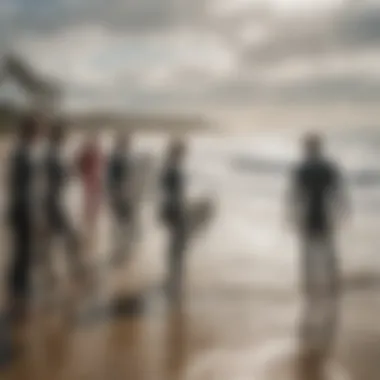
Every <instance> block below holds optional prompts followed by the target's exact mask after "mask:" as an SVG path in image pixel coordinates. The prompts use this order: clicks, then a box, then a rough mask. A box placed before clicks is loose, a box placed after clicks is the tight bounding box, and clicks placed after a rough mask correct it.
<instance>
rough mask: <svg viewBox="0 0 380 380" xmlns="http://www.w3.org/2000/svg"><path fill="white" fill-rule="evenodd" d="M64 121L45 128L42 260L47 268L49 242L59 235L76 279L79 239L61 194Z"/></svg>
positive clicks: (66, 174) (65, 169)
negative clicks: (44, 214)
mask: <svg viewBox="0 0 380 380" xmlns="http://www.w3.org/2000/svg"><path fill="white" fill-rule="evenodd" d="M64 127H65V125H64V123H63V122H61V121H56V122H55V123H53V124H52V125H51V127H50V130H49V131H48V140H49V141H48V147H47V152H46V157H45V162H44V177H45V185H46V191H45V212H46V216H45V222H46V242H45V243H46V246H45V248H46V251H45V252H44V254H45V256H46V257H44V262H45V263H46V264H48V266H49V267H50V268H47V269H48V270H49V269H51V266H52V259H53V257H54V256H53V255H52V252H51V251H52V243H53V240H54V239H55V238H63V239H64V243H65V246H66V254H67V256H68V258H69V268H70V272H71V273H72V274H73V276H74V278H75V279H76V280H78V279H79V277H80V275H81V265H80V257H79V239H78V235H77V233H76V231H75V230H74V228H73V226H72V224H71V222H70V220H69V217H68V215H67V214H66V209H65V205H64V195H65V190H66V185H67V180H68V178H69V174H70V173H69V168H68V165H66V163H65V161H64V157H63V147H64V142H65V131H64Z"/></svg>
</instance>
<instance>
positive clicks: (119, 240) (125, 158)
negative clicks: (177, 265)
mask: <svg viewBox="0 0 380 380" xmlns="http://www.w3.org/2000/svg"><path fill="white" fill-rule="evenodd" d="M129 144H130V141H129V139H128V137H127V136H125V135H118V136H117V138H116V141H115V148H114V150H113V152H112V153H111V155H110V157H109V162H108V170H107V187H108V194H109V201H110V207H111V211H112V215H113V218H114V222H115V226H114V232H115V241H114V242H115V245H116V249H115V252H114V253H115V256H114V259H115V260H116V262H117V263H119V262H120V261H121V260H122V259H123V258H124V257H125V256H126V255H127V254H128V253H129V248H130V245H129V243H131V240H132V239H133V236H132V235H133V215H132V214H133V211H134V210H133V199H132V190H133V189H132V185H133V183H132V180H133V178H132V175H133V173H132V161H131V156H130V152H129V149H130V146H129ZM127 245H128V246H127Z"/></svg>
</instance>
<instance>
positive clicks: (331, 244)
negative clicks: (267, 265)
mask: <svg viewBox="0 0 380 380" xmlns="http://www.w3.org/2000/svg"><path fill="white" fill-rule="evenodd" d="M304 152H305V157H304V160H303V162H302V163H301V164H300V165H299V166H298V167H297V168H296V170H295V172H294V176H293V178H292V191H291V198H290V206H291V208H290V212H291V213H292V218H293V220H294V221H295V222H296V226H297V229H298V233H299V236H300V240H301V245H302V250H303V251H302V273H303V288H304V292H305V296H306V302H307V306H306V312H305V317H304V324H303V326H302V332H301V337H302V339H303V340H304V343H306V344H307V354H309V353H310V344H312V347H311V349H312V351H313V352H314V353H315V354H316V355H318V356H319V357H321V356H323V357H325V356H326V355H327V353H328V350H329V349H330V348H331V344H332V343H333V336H334V332H335V329H336V322H337V298H338V296H339V265H338V257H337V252H336V249H335V232H336V227H337V225H336V223H335V222H336V221H337V219H336V216H338V215H339V214H340V215H339V216H341V215H342V214H341V212H346V211H347V206H348V202H347V197H346V195H345V189H344V186H343V181H342V175H341V172H340V170H339V168H338V167H337V166H336V165H335V164H333V163H332V162H331V161H330V160H328V159H327V158H326V157H325V155H324V152H323V141H322V138H321V137H320V136H318V135H316V134H311V135H308V136H307V137H306V138H305V141H304ZM316 311H317V314H318V313H321V314H322V315H323V317H322V322H321V323H319V322H318V323H317V324H315V323H314V317H315V316H316ZM306 371H307V369H306Z"/></svg>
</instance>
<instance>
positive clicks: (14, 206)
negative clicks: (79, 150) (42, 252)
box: [8, 145, 36, 298]
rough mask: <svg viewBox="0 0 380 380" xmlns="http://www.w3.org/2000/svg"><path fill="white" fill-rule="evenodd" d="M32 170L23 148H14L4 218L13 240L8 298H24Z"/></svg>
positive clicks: (30, 233) (30, 238)
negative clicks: (7, 208) (6, 211)
mask: <svg viewBox="0 0 380 380" xmlns="http://www.w3.org/2000/svg"><path fill="white" fill-rule="evenodd" d="M35 176H36V173H35V167H34V163H33V160H32V157H31V153H30V150H29V148H28V147H27V146H22V145H20V146H18V147H17V148H16V149H15V151H14V152H13V154H12V156H11V159H10V165H9V179H8V181H9V183H8V185H9V199H8V202H9V203H8V204H9V210H8V217H9V223H10V227H11V230H12V237H13V255H12V256H11V259H10V260H11V265H10V266H11V268H10V279H9V288H10V289H9V291H10V294H11V296H12V297H17V298H25V297H26V296H27V295H28V291H29V290H30V287H29V280H30V279H29V277H30V268H31V261H32V249H33V199H32V197H33V187H34V181H35Z"/></svg>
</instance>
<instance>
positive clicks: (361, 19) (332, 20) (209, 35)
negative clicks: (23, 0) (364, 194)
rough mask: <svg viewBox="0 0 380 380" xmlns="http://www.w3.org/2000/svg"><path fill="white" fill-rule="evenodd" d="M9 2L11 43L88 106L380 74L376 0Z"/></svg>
mask: <svg viewBox="0 0 380 380" xmlns="http://www.w3.org/2000/svg"><path fill="white" fill-rule="evenodd" d="M1 1H2V0H0V20H2V18H4V17H5V16H4V15H6V14H7V12H8V13H9V14H11V15H12V16H9V19H12V20H13V17H15V22H14V25H13V29H12V28H10V29H9V30H8V29H7V31H8V32H7V33H4V35H5V36H6V38H7V39H8V42H9V41H10V42H11V45H12V46H13V47H14V49H15V50H17V51H20V52H21V53H22V55H23V56H24V57H25V59H26V60H28V61H30V63H31V64H32V66H34V67H35V68H36V69H37V70H38V71H39V72H40V73H41V74H47V75H49V76H53V77H56V78H58V79H59V80H60V81H61V82H62V83H64V84H65V89H66V94H67V96H68V97H71V99H82V100H81V103H82V104H91V101H92V102H93V103H94V104H95V103H96V102H100V101H101V99H104V101H105V102H115V103H123V101H121V100H120V101H119V100H118V99H119V98H123V99H127V98H128V99H129V98H132V97H134V96H135V97H136V99H137V98H138V99H141V98H143V96H146V97H147V99H148V98H149V101H154V99H157V101H160V102H161V101H162V99H163V97H167V98H168V99H171V100H172V99H183V98H186V96H190V95H191V96H195V95H194V94H197V95H199V94H203V95H202V96H207V94H209V96H215V97H217V96H218V95H219V94H218V91H220V92H223V91H224V92H225V93H228V91H229V89H230V90H231V94H232V95H233V94H237V93H239V91H240V93H243V94H244V96H246V97H249V96H250V94H251V93H254V94H258V93H259V91H261V93H269V92H270V93H275V92H276V89H278V90H279V92H281V91H282V88H283V86H290V87H292V88H294V89H296V88H297V86H299V88H300V89H301V90H300V91H301V92H302V91H307V88H306V87H305V83H309V82H313V83H316V82H317V81H318V80H320V81H324V83H326V81H328V80H330V81H331V83H332V84H333V85H334V86H338V85H337V84H336V83H338V84H339V85H341V84H342V83H343V81H344V80H345V79H347V83H354V82H355V83H357V81H358V78H359V79H360V78H361V79H362V80H363V83H367V82H368V80H369V79H373V78H376V80H377V78H378V77H379V69H378V67H380V53H379V52H380V49H379V48H378V46H379V42H380V27H379V22H378V21H380V7H378V6H377V5H371V7H372V8H370V6H369V5H368V4H367V5H366V6H363V5H360V6H357V5H355V6H353V5H351V6H347V5H346V6H344V4H343V3H344V0H318V1H316V0H315V1H312V0H270V1H264V0H181V1H179V0H178V1H176V0H174V1H173V0H140V1H137V0H134V1H130V2H125V1H122V0H110V2H109V4H106V3H105V2H104V1H102V0H91V1H90V0H83V1H75V0H70V1H63V0H54V1H52V2H51V4H52V5H51V6H50V5H49V6H46V7H45V13H46V14H45V16H46V17H45V16H44V18H41V14H40V12H38V9H33V10H29V11H26V10H23V11H22V12H21V13H20V10H19V9H16V8H14V9H13V8H12V6H11V3H10V1H9V0H6V1H7V3H6V2H5V0H4V1H3V2H1ZM8 3H9V4H8ZM6 4H8V5H6ZM2 6H3V8H2ZM36 7H37V4H36ZM37 8H38V7H37ZM28 12H30V13H28ZM15 15H16V16H17V17H16V16H15ZM27 16H28V17H27ZM47 16H49V17H47ZM23 20H24V22H21V21H23ZM8 24H9V23H8ZM3 39H4V37H2V38H1V39H0V47H1V46H2V44H3V41H2V40H3ZM3 45H4V44H3ZM342 78H343V79H342ZM350 78H351V79H350ZM313 86H314V84H313ZM363 86H364V85H363ZM322 87H323V86H322ZM322 87H321V88H322ZM343 87H344V85H343ZM325 88H326V91H330V90H329V89H330V87H329V86H328V85H326V86H325ZM345 88H346V87H345ZM334 91H335V87H334ZM281 94H282V95H281V96H287V95H286V94H285V95H284V93H282V92H281ZM379 97H380V87H379ZM86 98H87V100H86ZM199 99H200V101H202V102H203V100H202V98H201V97H199ZM68 103H73V101H72V100H69V101H68Z"/></svg>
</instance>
